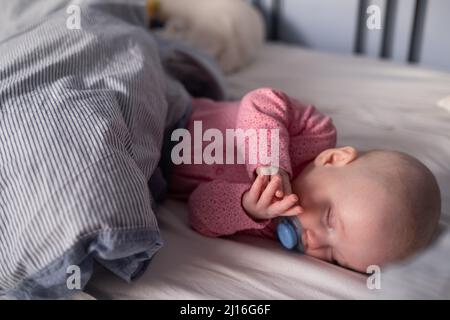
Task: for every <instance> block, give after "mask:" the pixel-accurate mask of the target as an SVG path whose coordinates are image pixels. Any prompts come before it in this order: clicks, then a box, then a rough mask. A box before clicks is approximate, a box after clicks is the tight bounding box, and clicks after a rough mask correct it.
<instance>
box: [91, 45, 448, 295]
mask: <svg viewBox="0 0 450 320" xmlns="http://www.w3.org/2000/svg"><path fill="white" fill-rule="evenodd" d="M227 86H228V90H229V92H228V93H229V97H230V98H238V97H240V96H242V95H243V94H244V93H245V92H247V91H249V90H251V89H254V88H257V87H263V86H270V87H275V88H279V89H282V90H284V91H286V92H287V93H289V94H290V95H292V96H295V97H297V98H299V99H301V100H302V101H304V102H307V103H312V104H314V105H316V106H317V107H318V108H319V109H320V110H322V111H323V112H325V113H328V114H330V115H331V116H332V117H333V119H334V122H335V124H336V126H337V128H338V144H339V145H347V144H349V145H353V146H355V147H357V148H361V149H369V148H392V149H397V150H400V151H405V152H408V153H410V154H413V155H415V156H417V157H418V158H419V159H421V160H422V161H423V162H424V163H426V164H427V165H428V166H429V167H430V168H431V169H432V171H433V172H434V173H435V175H436V176H437V178H438V181H439V184H440V187H441V191H442V198H443V212H442V219H441V220H442V230H444V231H445V230H448V227H447V223H448V222H449V221H450V170H448V169H449V164H450V147H449V146H450V106H449V105H448V99H447V100H445V98H446V97H448V96H450V74H446V73H440V72H436V71H430V70H426V69H421V68H418V67H411V66H404V65H399V64H394V63H392V62H387V61H379V60H371V59H369V58H364V57H349V56H339V55H332V54H326V53H318V52H314V51H309V50H306V49H302V48H299V47H293V46H288V45H284V44H278V43H268V44H266V45H265V47H264V48H263V50H261V53H260V55H259V57H258V59H257V60H256V61H255V62H254V63H253V64H252V65H250V66H249V67H247V68H245V69H243V70H241V71H240V72H238V73H236V74H233V75H231V76H229V77H228V78H227ZM157 218H158V221H159V226H160V228H161V232H162V236H163V241H164V247H163V248H162V249H161V250H160V251H159V252H158V253H157V254H156V256H155V257H154V258H153V260H152V262H151V263H150V265H149V267H148V269H147V271H146V272H145V273H144V274H143V275H142V276H141V277H140V278H139V279H138V280H136V281H135V282H133V283H131V284H129V283H126V282H125V281H123V280H120V279H119V278H117V277H115V276H114V275H112V274H111V273H109V272H108V271H106V270H105V269H102V268H100V267H98V268H97V269H96V270H95V272H94V276H93V278H92V280H91V281H90V283H89V284H88V287H87V288H86V294H85V296H83V298H94V299H371V298H374V297H375V295H376V292H375V291H376V290H370V289H368V287H367V285H366V281H367V278H366V276H365V275H362V274H359V273H356V272H352V271H349V270H346V269H343V268H340V267H337V266H334V265H331V264H328V263H325V262H322V261H319V260H316V259H314V258H311V257H307V256H301V255H298V254H295V253H292V252H287V251H286V250H284V249H283V248H281V246H280V245H279V244H277V243H275V242H272V241H269V240H265V239H259V238H252V237H249V236H234V237H230V238H220V239H212V238H207V237H204V236H202V235H200V234H197V233H195V232H194V231H193V230H191V229H190V227H189V226H188V223H187V206H186V205H185V204H184V203H182V202H179V201H176V200H173V199H168V200H166V201H165V202H164V203H162V204H161V205H160V206H159V207H158V209H157Z"/></svg>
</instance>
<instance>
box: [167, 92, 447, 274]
mask: <svg viewBox="0 0 450 320" xmlns="http://www.w3.org/2000/svg"><path fill="white" fill-rule="evenodd" d="M194 121H201V124H202V128H203V130H208V129H216V130H219V132H222V133H223V134H224V136H225V132H226V131H227V129H243V130H248V129H279V131H277V132H278V133H279V140H278V147H279V148H278V150H279V157H278V158H279V162H278V163H277V166H276V168H273V166H272V167H270V166H267V163H264V164H263V163H261V162H260V161H259V159H260V158H261V155H260V154H258V157H257V159H258V161H256V162H255V163H250V162H249V161H248V159H249V158H250V157H249V156H250V155H251V153H252V152H253V153H255V152H256V153H258V152H259V151H258V150H256V149H254V148H253V149H252V148H250V147H249V146H248V141H246V144H245V145H244V147H241V150H236V151H240V152H241V153H242V154H244V155H246V156H247V157H244V159H247V160H246V161H245V163H243V164H238V162H234V164H228V163H226V164H224V163H223V162H225V161H221V162H222V163H213V164H205V163H197V164H188V163H184V164H180V165H176V166H175V167H174V168H173V172H172V175H171V183H170V191H171V193H172V194H173V195H175V196H178V197H181V198H186V199H188V204H189V211H190V218H189V220H190V224H191V226H192V227H193V228H194V229H195V230H196V231H198V232H200V233H201V234H204V235H206V236H211V237H219V236H227V235H233V234H251V235H257V236H263V237H268V238H271V239H274V240H276V239H277V234H276V227H277V221H278V219H279V217H285V216H293V217H297V218H298V219H299V221H300V224H301V226H302V229H303V232H302V235H301V238H302V239H301V240H302V243H303V246H304V252H305V254H307V255H310V256H313V257H316V258H319V259H322V260H325V261H328V262H332V263H336V264H338V265H341V266H343V267H346V268H349V269H353V270H356V271H360V272H366V270H367V267H368V266H370V265H385V264H386V263H390V262H393V261H397V260H400V259H403V258H406V257H408V256H410V255H411V254H413V253H415V252H416V251H418V250H420V249H421V248H423V247H425V246H426V245H428V244H429V243H430V242H431V240H432V238H433V235H434V233H435V230H436V228H437V224H438V220H439V216H440V204H441V200H440V191H439V187H438V184H437V182H436V179H435V178H434V176H433V174H432V173H431V172H430V170H428V169H427V168H426V167H425V166H424V165H423V164H422V163H420V162H419V161H418V160H416V159H414V158H412V157H411V156H409V155H406V154H403V153H400V152H395V151H384V150H373V151H367V152H358V151H357V150H355V149H354V148H352V147H336V129H335V127H334V126H333V123H332V120H331V119H330V117H328V116H325V115H323V114H321V113H320V112H318V111H317V110H316V109H315V108H314V107H313V106H306V105H303V104H302V103H301V102H299V101H297V100H295V99H293V98H290V97H288V96H287V95H286V94H284V93H282V92H280V91H277V90H273V89H258V90H255V91H252V92H250V93H248V94H247V95H245V97H244V98H243V99H242V100H241V101H240V102H215V101H212V100H209V99H194V100H193V111H192V114H191V117H190V119H189V121H188V126H187V129H188V130H189V132H191V133H192V134H194V133H195V130H194V127H195V123H194ZM269 133H270V130H269ZM264 134H267V132H265V133H264ZM271 134H272V133H270V134H269V135H270V136H271ZM257 136H258V139H262V136H261V133H257ZM265 138H267V137H265ZM210 140H211V139H210ZM266 140H267V150H268V154H270V153H271V152H274V151H273V150H275V149H274V148H275V147H274V146H273V145H271V144H272V143H273V140H271V139H269V138H267V139H266ZM204 142H205V141H203V145H202V146H201V147H203V148H204V147H205V145H206V144H205V143H204ZM198 147H199V146H198V145H197V146H195V145H194V146H193V148H194V150H195V148H198ZM238 148H239V146H238ZM224 151H225V150H224ZM236 157H237V156H235V157H234V160H236ZM268 168H270V169H272V170H275V171H276V173H275V174H270V170H269V171H267V169H268Z"/></svg>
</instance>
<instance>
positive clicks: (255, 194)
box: [248, 175, 268, 203]
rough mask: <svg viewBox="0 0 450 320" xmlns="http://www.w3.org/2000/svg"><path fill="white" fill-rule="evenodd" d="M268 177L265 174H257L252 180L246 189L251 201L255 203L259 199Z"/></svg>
mask: <svg viewBox="0 0 450 320" xmlns="http://www.w3.org/2000/svg"><path fill="white" fill-rule="evenodd" d="M267 180H268V177H267V176H265V175H258V176H257V177H256V179H255V181H254V182H253V184H252V186H251V187H250V190H249V191H248V199H249V200H250V201H251V202H253V203H257V202H258V200H259V197H260V195H261V193H262V191H263V190H264V188H265V186H266V183H267Z"/></svg>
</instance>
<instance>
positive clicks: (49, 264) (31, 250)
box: [0, 0, 188, 298]
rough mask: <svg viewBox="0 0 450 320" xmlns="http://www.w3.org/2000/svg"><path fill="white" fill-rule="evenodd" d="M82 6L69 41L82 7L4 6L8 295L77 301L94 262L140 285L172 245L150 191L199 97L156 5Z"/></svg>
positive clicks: (0, 269)
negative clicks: (169, 63) (171, 71)
mask: <svg viewBox="0 0 450 320" xmlns="http://www.w3.org/2000/svg"><path fill="white" fill-rule="evenodd" d="M73 3H75V2H73ZM78 3H79V5H80V8H81V20H80V21H81V29H69V28H67V26H66V22H67V18H68V16H69V15H68V13H67V11H66V9H67V6H68V5H69V4H70V2H66V1H54V0H53V1H25V0H14V1H10V0H0V5H1V8H2V9H1V10H2V11H1V12H0V295H2V294H7V295H10V296H15V297H18V298H46V297H49V298H55V297H61V296H65V295H68V294H71V293H72V292H73V290H77V289H78V288H79V287H80V286H81V288H82V287H83V286H84V285H85V284H86V282H87V281H88V280H89V277H90V276H91V274H92V269H93V267H94V262H95V263H100V264H102V265H104V266H105V267H107V268H108V269H110V270H111V271H112V272H114V273H115V274H117V275H118V276H120V277H122V278H123V279H125V280H128V281H129V280H131V279H133V278H135V277H136V276H138V275H139V274H140V273H141V272H142V271H143V270H144V269H145V267H146V265H147V264H148V263H149V262H150V260H151V259H152V257H153V256H154V254H155V253H156V252H157V251H158V249H159V248H160V247H161V245H162V240H161V237H160V234H159V230H158V225H157V221H156V219H155V215H154V212H153V211H152V204H153V199H152V196H151V194H150V191H149V188H148V181H149V179H150V178H151V176H152V174H153V172H154V171H155V168H156V167H157V165H158V160H159V157H160V149H161V145H162V141H163V134H164V130H165V129H166V128H167V127H169V126H171V125H173V124H174V123H175V122H176V121H177V119H178V118H179V117H181V115H182V114H183V113H184V112H185V108H187V106H188V95H187V94H186V92H185V91H184V90H183V89H182V87H181V86H180V85H179V84H178V83H176V82H173V81H172V80H171V79H170V78H168V77H167V76H166V74H165V72H164V70H163V67H162V65H161V61H160V57H159V55H158V47H157V45H156V42H155V41H154V40H153V38H152V37H151V35H150V34H149V32H148V31H147V30H145V26H146V23H147V21H146V19H145V8H144V3H145V1H139V0H134V1H132V0H129V1H87V0H85V1H78ZM78 270H79V271H80V272H79V273H77V271H78ZM77 275H79V276H80V279H76V278H74V277H76V276H77ZM69 280H70V281H69ZM77 281H78V282H77ZM77 285H78V286H77Z"/></svg>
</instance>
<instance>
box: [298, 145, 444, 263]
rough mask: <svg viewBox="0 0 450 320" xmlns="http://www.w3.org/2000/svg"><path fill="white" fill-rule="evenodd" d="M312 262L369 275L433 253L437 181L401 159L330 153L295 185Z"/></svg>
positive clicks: (406, 157)
mask: <svg viewBox="0 0 450 320" xmlns="http://www.w3.org/2000/svg"><path fill="white" fill-rule="evenodd" d="M292 188H293V192H294V193H296V194H297V195H298V197H299V199H300V204H301V206H302V207H303V209H304V210H303V213H302V214H300V215H299V219H300V222H301V224H302V226H303V229H304V232H303V235H302V237H303V239H302V240H303V242H304V244H305V251H306V254H308V255H311V256H314V257H317V258H319V259H323V260H327V261H330V262H336V263H338V264H339V265H342V266H344V267H348V268H350V269H354V270H357V271H361V272H366V269H367V267H368V266H370V265H380V266H381V265H384V264H386V263H389V262H393V261H396V260H401V259H404V258H406V257H408V256H410V255H411V254H413V253H415V252H417V251H418V250H420V249H421V248H423V247H425V246H426V245H428V244H429V243H430V242H431V240H432V238H433V236H434V233H435V231H436V228H437V224H438V220H439V216H440V211H441V199H440V191H439V187H438V184H437V182H436V179H435V177H434V176H433V174H432V173H431V172H430V170H428V169H427V168H426V167H425V166H424V165H423V164H422V163H421V162H419V161H418V160H416V159H415V158H413V157H411V156H409V155H406V154H404V153H400V152H394V151H383V150H374V151H368V152H363V153H358V152H357V151H356V150H355V149H354V148H352V147H343V148H335V149H328V150H325V151H323V152H322V153H321V154H320V155H318V156H317V157H316V159H315V160H314V161H313V162H312V163H310V164H309V165H308V166H307V167H306V168H305V170H303V172H302V173H301V174H300V175H299V176H297V177H296V178H295V179H294V180H293V182H292Z"/></svg>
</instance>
